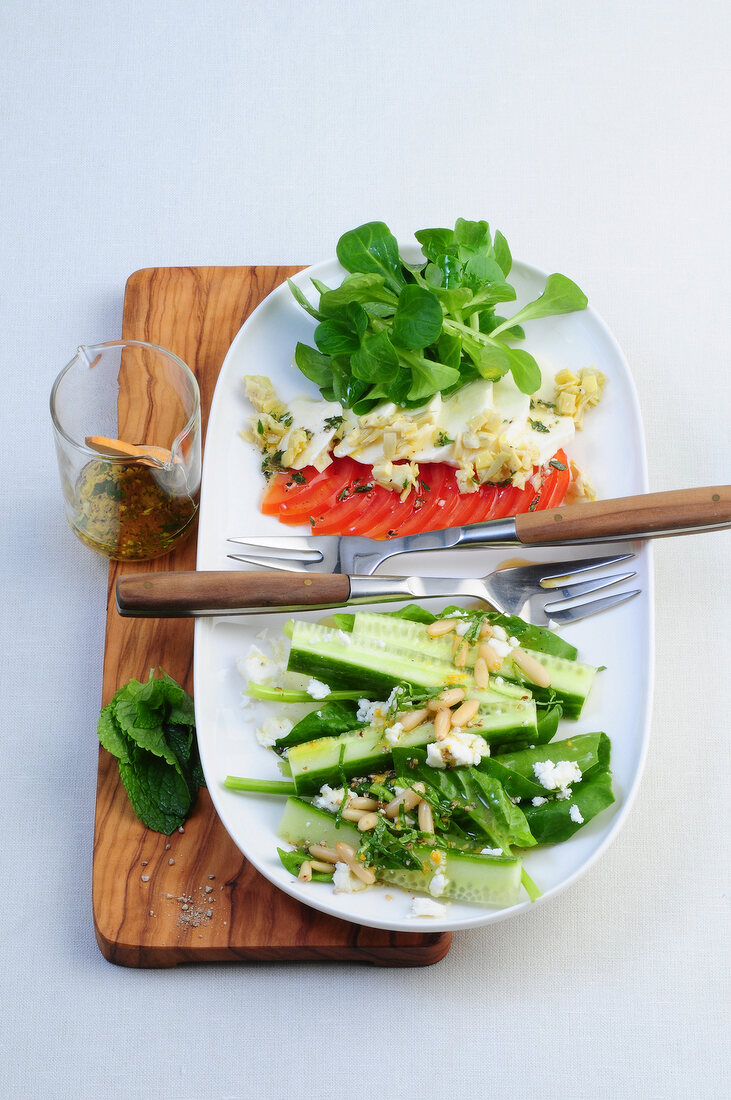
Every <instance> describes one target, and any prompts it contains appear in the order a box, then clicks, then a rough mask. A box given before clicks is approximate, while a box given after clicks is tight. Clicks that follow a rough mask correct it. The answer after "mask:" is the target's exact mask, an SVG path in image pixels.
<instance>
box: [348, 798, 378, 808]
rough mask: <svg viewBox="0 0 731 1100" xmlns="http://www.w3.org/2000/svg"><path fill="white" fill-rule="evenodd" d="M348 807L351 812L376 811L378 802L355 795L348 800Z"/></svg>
mask: <svg viewBox="0 0 731 1100" xmlns="http://www.w3.org/2000/svg"><path fill="white" fill-rule="evenodd" d="M348 807H349V808H350V809H353V810H376V809H378V802H377V801H376V799H375V798H368V797H366V796H365V795H360V794H357V795H355V796H354V797H353V798H351V799H350V801H349V802H348Z"/></svg>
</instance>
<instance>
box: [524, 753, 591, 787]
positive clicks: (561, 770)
mask: <svg viewBox="0 0 731 1100" xmlns="http://www.w3.org/2000/svg"><path fill="white" fill-rule="evenodd" d="M533 774H534V775H535V777H536V779H537V780H538V782H539V783H540V784H541V786H542V787H545V788H546V790H547V791H557V790H562V791H564V790H566V788H567V787H568V785H569V783H580V782H581V768H578V767H577V766H576V764H574V762H573V760H559V761H558V763H557V764H554V762H553V761H552V760H537V761H536V763H535V764H534V765H533Z"/></svg>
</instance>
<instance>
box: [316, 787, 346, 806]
mask: <svg viewBox="0 0 731 1100" xmlns="http://www.w3.org/2000/svg"><path fill="white" fill-rule="evenodd" d="M344 798H345V787H330V786H329V785H328V784H327V783H326V784H325V785H324V787H320V793H319V794H318V795H315V797H314V798H313V800H312V803H313V805H314V806H317V808H318V810H328V811H329V813H331V814H336V813H337V812H338V810H339V809H340V807H341V805H342V803H343V799H344Z"/></svg>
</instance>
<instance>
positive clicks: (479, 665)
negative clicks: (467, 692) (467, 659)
mask: <svg viewBox="0 0 731 1100" xmlns="http://www.w3.org/2000/svg"><path fill="white" fill-rule="evenodd" d="M472 675H473V676H474V678H475V683H476V684H477V686H478V688H480V689H481V690H482V691H484V690H485V688H489V686H490V672H489V670H488V667H487V662H486V661H485V658H484V657H478V658H477V660H476V661H475V667H474V668H473V670H472Z"/></svg>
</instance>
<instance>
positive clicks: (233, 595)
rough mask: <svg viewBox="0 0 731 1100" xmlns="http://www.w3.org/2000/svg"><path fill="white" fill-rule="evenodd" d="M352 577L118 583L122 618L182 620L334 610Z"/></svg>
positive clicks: (175, 576)
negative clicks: (324, 608)
mask: <svg viewBox="0 0 731 1100" xmlns="http://www.w3.org/2000/svg"><path fill="white" fill-rule="evenodd" d="M349 596H350V578H349V577H348V576H346V575H345V574H342V573H337V574H336V573H332V574H328V573H309V574H304V573H284V572H282V573H274V572H271V571H270V570H266V571H265V572H246V573H244V572H241V573H237V572H233V571H232V572H227V571H221V572H216V571H211V572H201V573H197V572H179V573H127V574H122V576H120V577H119V578H118V579H117V590H116V597H117V610H118V611H119V613H120V615H125V616H129V615H132V616H140V617H143V618H165V619H169V618H180V617H182V616H187V615H211V614H213V615H215V614H216V613H220V614H224V615H225V614H227V613H228V614H231V613H237V612H238V613H242V614H245V613H246V612H247V611H257V610H259V611H262V610H266V609H268V608H272V609H276V610H284V609H287V608H307V607H334V606H338V605H340V604H344V603H346V602H347V600H348V597H349Z"/></svg>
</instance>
